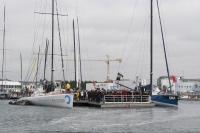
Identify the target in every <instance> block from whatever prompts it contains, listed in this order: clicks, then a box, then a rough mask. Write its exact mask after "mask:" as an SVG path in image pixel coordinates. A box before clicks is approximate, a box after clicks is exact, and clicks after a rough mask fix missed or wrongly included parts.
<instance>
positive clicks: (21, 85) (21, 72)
mask: <svg viewBox="0 0 200 133" xmlns="http://www.w3.org/2000/svg"><path fill="white" fill-rule="evenodd" d="M20 64H21V65H20V69H21V70H20V71H21V89H22V54H21V52H20Z"/></svg>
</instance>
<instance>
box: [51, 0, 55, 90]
mask: <svg viewBox="0 0 200 133" xmlns="http://www.w3.org/2000/svg"><path fill="white" fill-rule="evenodd" d="M51 15H52V24H51V26H52V29H51V30H52V34H51V37H52V38H51V39H52V40H51V41H52V42H51V43H52V53H51V91H52V90H53V89H54V88H53V81H54V75H53V72H54V64H53V63H54V58H53V56H54V0H52V13H51Z"/></svg>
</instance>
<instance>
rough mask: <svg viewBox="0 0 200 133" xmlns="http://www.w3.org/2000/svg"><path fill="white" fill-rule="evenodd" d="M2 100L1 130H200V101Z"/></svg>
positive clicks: (26, 132) (149, 132) (4, 132)
mask: <svg viewBox="0 0 200 133" xmlns="http://www.w3.org/2000/svg"><path fill="white" fill-rule="evenodd" d="M8 102H9V101H0V133H54V132H56V133H67V132H134V133H161V132H162V133H200V101H195V102H194V101H193V102H192V101H180V102H179V107H178V108H160V107H155V108H140V109H99V108H87V107H83V108H81V107H74V108H73V109H65V108H53V107H39V106H17V105H9V104H8Z"/></svg>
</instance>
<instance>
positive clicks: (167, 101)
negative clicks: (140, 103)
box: [151, 95, 178, 107]
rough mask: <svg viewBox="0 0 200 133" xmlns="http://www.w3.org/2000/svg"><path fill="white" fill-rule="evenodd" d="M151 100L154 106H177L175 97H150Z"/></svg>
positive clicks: (176, 97)
mask: <svg viewBox="0 0 200 133" xmlns="http://www.w3.org/2000/svg"><path fill="white" fill-rule="evenodd" d="M151 100H152V102H154V103H155V105H156V106H172V107H177V106H178V96H177V95H152V96H151Z"/></svg>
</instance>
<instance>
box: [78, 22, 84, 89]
mask: <svg viewBox="0 0 200 133" xmlns="http://www.w3.org/2000/svg"><path fill="white" fill-rule="evenodd" d="M77 28H78V44H79V69H80V70H79V71H80V86H79V88H80V89H82V80H83V77H82V61H81V43H80V33H79V22H78V18H77Z"/></svg>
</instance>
